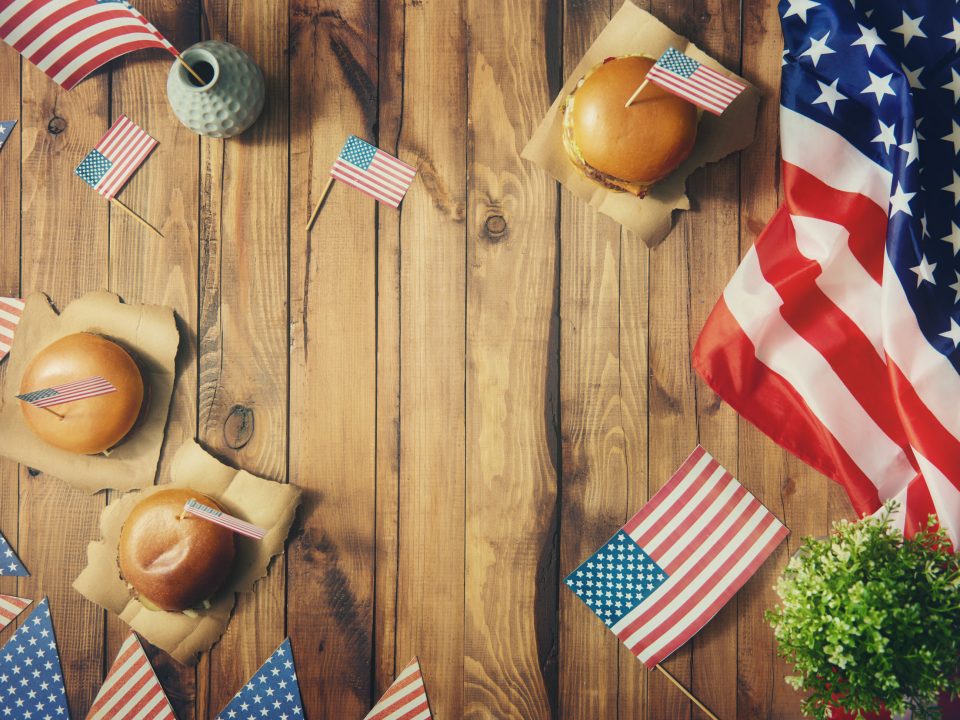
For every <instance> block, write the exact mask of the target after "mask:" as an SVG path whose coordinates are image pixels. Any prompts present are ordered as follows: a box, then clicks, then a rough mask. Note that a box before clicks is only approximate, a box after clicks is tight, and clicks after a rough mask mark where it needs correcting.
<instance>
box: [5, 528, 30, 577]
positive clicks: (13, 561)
mask: <svg viewBox="0 0 960 720" xmlns="http://www.w3.org/2000/svg"><path fill="white" fill-rule="evenodd" d="M29 574H30V573H28V572H27V569H26V568H25V567H24V566H23V563H22V562H20V558H18V557H17V554H16V553H15V552H14V551H13V548H12V547H10V543H8V542H7V539H6V538H5V537H4V536H3V535H0V576H6V575H11V576H16V577H26V576H27V575H29Z"/></svg>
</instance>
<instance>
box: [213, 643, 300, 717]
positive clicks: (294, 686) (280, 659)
mask: <svg viewBox="0 0 960 720" xmlns="http://www.w3.org/2000/svg"><path fill="white" fill-rule="evenodd" d="M253 708H256V712H257V713H259V714H255V717H257V718H259V717H261V716H263V717H270V718H276V719H277V720H282V718H284V717H286V718H289V720H302V718H303V703H302V701H301V700H300V683H299V682H298V681H297V669H296V667H295V666H294V663H293V649H292V648H291V647H290V638H287V639H286V640H284V641H283V643H282V644H281V645H280V647H278V648H277V649H276V650H275V651H274V653H273V655H271V656H270V657H269V658H267V661H266V662H265V663H264V664H263V665H261V666H260V669H259V670H257V672H256V673H255V674H254V676H253V677H252V678H250V682H248V683H247V684H246V685H244V686H243V688H242V689H241V690H240V692H238V693H237V694H236V695H235V696H234V698H233V700H231V701H230V704H229V705H227V706H226V707H225V708H224V709H223V710H221V711H220V714H219V715H217V717H216V720H241V718H243V719H245V718H247V717H250V710H251V709H253ZM264 710H266V711H267V713H266V715H264V712H263V711H264Z"/></svg>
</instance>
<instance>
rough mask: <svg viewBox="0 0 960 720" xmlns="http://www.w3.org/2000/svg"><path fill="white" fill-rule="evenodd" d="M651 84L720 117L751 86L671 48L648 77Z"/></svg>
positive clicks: (661, 57)
mask: <svg viewBox="0 0 960 720" xmlns="http://www.w3.org/2000/svg"><path fill="white" fill-rule="evenodd" d="M647 80H649V81H650V82H652V83H654V84H656V85H659V86H660V87H662V88H663V89H664V90H666V91H668V92H672V93H673V94H674V95H678V96H680V97H682V98H683V99H684V100H689V101H690V102H692V103H693V104H694V105H696V106H697V107H700V108H703V109H704V110H707V111H709V112H712V113H713V114H714V115H719V114H720V113H722V112H723V111H724V110H726V109H727V106H728V105H729V104H730V103H732V102H733V101H734V99H735V98H736V97H737V95H739V94H740V93H742V92H743V91H744V90H746V88H747V86H746V85H744V84H743V83H742V82H739V81H738V80H734V79H732V78H728V77H727V76H726V75H722V74H720V73H718V72H717V71H716V70H714V69H713V68H709V67H707V66H706V65H704V64H703V63H699V62H697V61H696V60H694V59H693V58H692V57H689V56H688V55H684V54H683V53H682V52H680V51H679V50H675V49H673V48H667V51H666V52H665V53H664V54H663V55H661V56H660V59H659V60H657V62H656V64H655V65H654V66H653V67H652V68H651V69H650V72H648V73H647Z"/></svg>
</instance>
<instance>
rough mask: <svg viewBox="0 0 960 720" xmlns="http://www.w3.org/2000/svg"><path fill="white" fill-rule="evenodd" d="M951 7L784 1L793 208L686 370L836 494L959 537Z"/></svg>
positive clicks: (959, 196)
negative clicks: (839, 488)
mask: <svg viewBox="0 0 960 720" xmlns="http://www.w3.org/2000/svg"><path fill="white" fill-rule="evenodd" d="M955 5H956V4H955V3H952V2H943V0H912V1H911V2H909V3H904V2H900V0H875V2H871V3H858V4H856V6H854V5H853V4H852V3H850V2H849V0H820V1H819V2H816V1H814V0H783V1H782V2H781V3H780V6H779V8H780V13H781V16H782V25H783V34H784V38H785V43H786V48H785V50H784V57H783V84H782V91H781V99H780V102H781V109H780V137H781V150H782V178H783V191H784V194H785V202H784V204H783V206H782V207H781V208H780V209H779V210H778V211H777V213H776V214H775V215H774V217H773V219H772V220H771V221H770V224H769V225H768V226H767V228H766V229H765V230H764V231H763V233H761V235H760V237H759V238H758V239H757V241H756V244H755V245H754V247H753V248H751V249H750V250H749V251H748V252H747V253H746V255H745V256H744V258H743V261H742V263H741V265H740V267H739V269H738V270H737V272H736V274H735V275H734V277H733V279H732V280H731V281H730V283H729V285H728V286H727V288H726V289H725V290H724V293H723V296H722V297H721V298H720V300H719V302H718V303H717V306H716V307H715V308H714V310H713V313H712V314H711V316H710V318H709V319H708V321H707V324H706V326H705V328H704V330H703V333H702V334H701V336H700V338H699V340H698V343H697V347H696V349H695V350H694V365H695V366H696V368H697V369H698V371H699V372H700V373H701V374H702V375H703V377H704V378H705V379H706V380H707V382H709V383H710V385H711V386H712V387H713V388H714V389H715V390H716V391H717V392H718V393H719V394H720V396H721V397H722V398H723V399H724V400H726V401H727V402H729V403H730V404H731V405H733V406H734V407H735V408H736V409H737V410H738V411H739V412H740V413H741V414H742V415H743V416H744V417H746V418H747V419H748V420H750V421H751V422H753V423H754V424H756V425H757V426H758V427H759V428H760V429H761V430H763V431H764V432H766V433H767V434H768V435H770V436H771V437H772V438H773V439H774V440H776V441H777V442H778V443H780V444H781V445H783V446H784V447H785V448H787V449H789V450H791V451H792V452H794V453H795V454H796V455H798V456H799V457H800V458H802V459H803V460H805V461H806V462H808V463H809V464H811V465H813V466H814V467H815V468H817V469H818V470H820V471H821V472H823V473H824V474H826V475H828V476H829V477H831V478H833V479H834V480H836V481H838V482H840V483H842V484H843V485H844V487H845V488H846V490H847V492H848V494H849V495H850V499H851V501H852V502H853V506H854V508H855V509H856V510H857V511H858V512H859V513H861V514H867V513H872V512H875V511H876V510H877V509H878V508H879V507H880V504H881V502H882V501H883V500H886V499H888V498H896V499H897V500H899V501H900V503H901V507H904V508H905V512H901V513H900V515H899V516H898V521H899V522H900V523H901V526H902V527H903V528H904V529H905V531H906V532H907V533H908V534H912V533H913V532H914V531H915V530H916V528H917V526H918V524H922V523H925V522H926V519H927V516H928V514H929V513H933V512H936V513H937V515H938V516H939V520H940V523H941V525H942V526H944V527H945V528H946V530H947V531H948V532H949V534H950V537H951V538H952V540H953V542H954V545H957V543H958V541H960V490H958V486H960V440H958V437H960V410H958V407H960V405H958V399H960V373H958V371H960V350H958V349H957V348H958V344H960V325H958V322H957V318H958V317H960V306H958V304H957V303H958V301H960V259H958V257H957V256H958V253H960V226H958V222H960V216H958V213H957V206H958V203H960V175H958V170H960V163H958V161H957V153H958V152H960V125H958V119H960V116H958V114H957V103H958V102H960V59H958V51H960V22H958V21H957V20H956V19H955V18H954V17H953V15H954V12H955Z"/></svg>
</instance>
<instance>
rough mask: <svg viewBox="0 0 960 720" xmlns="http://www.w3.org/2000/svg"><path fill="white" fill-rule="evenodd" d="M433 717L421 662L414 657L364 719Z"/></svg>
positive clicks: (425, 719)
mask: <svg viewBox="0 0 960 720" xmlns="http://www.w3.org/2000/svg"><path fill="white" fill-rule="evenodd" d="M432 717H433V715H431V714H430V703H429V702H427V689H426V688H425V687H424V684H423V675H422V674H421V673H420V662H419V661H418V660H417V658H414V659H413V660H411V661H410V662H409V663H407V666H406V667H405V668H404V669H403V670H402V671H401V673H400V674H399V675H397V679H396V680H394V681H393V685H391V686H390V687H389V688H387V691H386V692H385V693H384V694H383V697H381V698H380V702H378V703H377V704H376V705H375V706H374V707H373V710H371V711H370V712H369V713H368V714H367V716H366V717H365V718H364V719H363V720H398V719H399V718H402V719H403V720H430V719H431V718H432Z"/></svg>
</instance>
